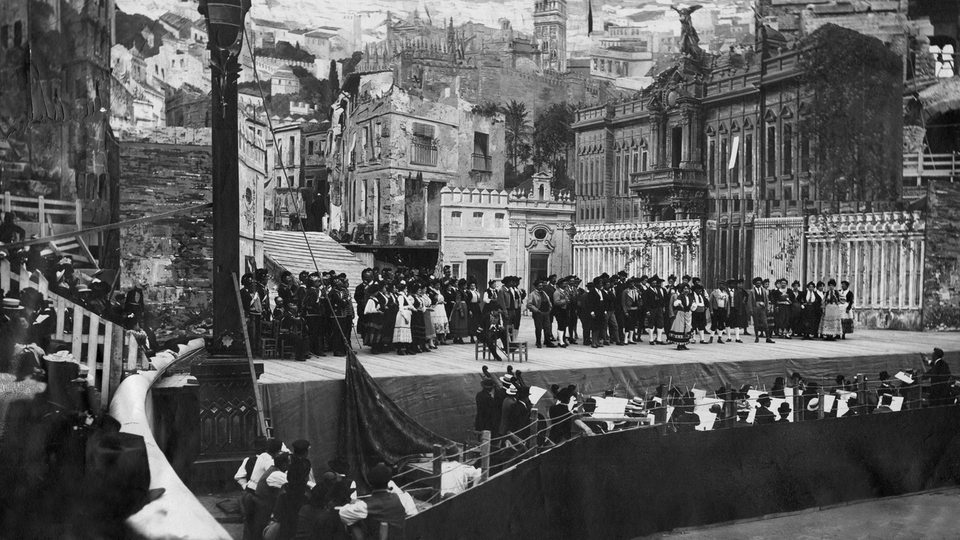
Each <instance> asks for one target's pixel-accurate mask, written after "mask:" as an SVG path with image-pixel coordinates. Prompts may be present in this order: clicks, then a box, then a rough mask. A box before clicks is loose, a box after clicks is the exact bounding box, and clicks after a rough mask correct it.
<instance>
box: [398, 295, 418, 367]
mask: <svg viewBox="0 0 960 540" xmlns="http://www.w3.org/2000/svg"><path fill="white" fill-rule="evenodd" d="M411 304H412V302H411V300H410V297H409V296H407V291H406V284H404V282H402V281H401V282H400V283H398V284H397V316H396V317H395V318H394V323H393V344H394V345H395V346H396V348H397V354H399V355H404V354H414V353H416V350H414V348H413V334H412V333H411V332H410V322H411V318H412V317H411V313H412V311H411Z"/></svg>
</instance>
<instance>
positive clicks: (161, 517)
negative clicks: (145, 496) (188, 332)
mask: <svg viewBox="0 0 960 540" xmlns="http://www.w3.org/2000/svg"><path fill="white" fill-rule="evenodd" d="M202 347H203V340H200V339H198V340H194V341H191V342H190V343H189V344H188V345H181V346H180V351H179V352H178V353H177V354H173V353H170V352H168V351H164V352H161V353H159V354H158V355H157V356H155V357H153V358H152V359H151V363H152V364H153V366H154V368H156V370H155V371H141V372H139V373H136V374H133V375H130V376H128V377H127V378H126V379H124V380H123V382H122V383H120V386H119V387H118V388H117V392H116V394H115V395H114V397H113V400H111V402H110V414H111V415H112V416H113V417H114V418H116V419H117V420H118V421H119V422H120V424H121V426H122V427H121V429H120V430H121V431H123V432H124V433H133V434H135V435H140V436H141V437H143V440H144V443H146V447H147V459H148V460H149V463H150V489H157V488H163V489H165V490H166V491H165V492H164V494H163V496H161V497H160V498H159V499H157V500H155V501H153V502H151V503H150V504H148V505H146V506H144V507H143V508H142V509H141V510H140V511H139V512H137V513H136V514H134V515H132V516H130V517H129V518H128V519H127V522H126V526H127V530H128V533H129V535H130V536H131V537H134V538H149V539H153V540H166V539H191V538H196V539H204V540H208V539H209V540H220V539H222V540H230V535H229V534H227V531H226V530H225V529H224V528H223V526H221V525H220V523H218V522H217V521H216V520H215V519H214V518H213V516H211V515H210V513H209V512H207V510H206V509H205V508H204V507H203V506H202V505H201V504H200V501H198V500H197V498H196V497H195V496H194V495H193V493H192V492H191V491H190V490H189V489H187V486H186V485H184V483H183V481H181V480H180V477H178V476H177V473H176V471H174V470H173V467H171V466H170V463H168V462H167V458H166V457H165V456H164V455H163V451H161V450H160V447H159V446H157V441H156V440H154V438H153V433H152V430H151V427H150V416H148V413H147V411H148V409H149V406H148V405H147V399H149V398H150V388H151V387H152V386H153V383H154V382H156V381H157V380H158V379H159V378H160V376H161V375H163V372H164V371H165V370H166V369H167V368H169V367H170V366H172V365H173V364H175V363H176V362H177V360H179V359H181V358H182V357H183V356H184V355H185V354H188V353H190V352H193V351H195V350H197V349H199V348H202Z"/></svg>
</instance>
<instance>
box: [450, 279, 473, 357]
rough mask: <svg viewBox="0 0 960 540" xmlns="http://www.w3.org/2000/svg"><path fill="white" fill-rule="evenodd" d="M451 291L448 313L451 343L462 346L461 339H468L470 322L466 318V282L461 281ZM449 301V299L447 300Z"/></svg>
mask: <svg viewBox="0 0 960 540" xmlns="http://www.w3.org/2000/svg"><path fill="white" fill-rule="evenodd" d="M458 285H459V286H458V287H457V288H456V289H454V291H453V309H452V310H451V311H450V335H451V336H452V337H453V342H454V343H456V344H459V345H463V338H466V337H470V321H469V320H468V316H467V302H466V301H465V300H464V298H466V296H467V280H465V279H461V280H460V283H459V284H458ZM448 300H449V298H448Z"/></svg>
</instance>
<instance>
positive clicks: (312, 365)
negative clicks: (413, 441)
mask: <svg viewBox="0 0 960 540" xmlns="http://www.w3.org/2000/svg"><path fill="white" fill-rule="evenodd" d="M520 340H521V341H527V342H528V343H529V346H530V349H529V356H530V361H529V362H524V363H521V364H515V365H514V368H515V369H521V370H523V371H524V372H536V371H552V370H582V369H590V368H610V367H626V366H655V365H675V364H685V363H700V364H709V363H722V362H744V361H769V360H799V361H802V360H804V359H817V358H844V357H846V358H855V357H874V356H881V355H904V354H911V353H917V367H918V368H919V366H920V362H919V359H920V357H919V353H921V352H922V353H926V354H927V355H929V354H931V353H932V351H933V348H934V347H940V348H941V349H943V350H944V351H946V352H947V353H948V358H950V357H952V356H953V355H951V354H949V353H951V352H953V353H954V354H956V353H958V352H960V333H937V332H905V331H898V330H857V332H856V333H854V334H851V335H850V336H848V338H847V339H845V340H840V341H819V340H813V341H803V340H799V339H792V340H786V339H778V340H776V343H774V344H768V343H764V342H763V341H761V342H760V343H757V344H754V343H753V336H752V335H751V336H746V337H744V338H743V341H744V343H742V344H741V343H724V344H723V345H718V344H716V343H713V344H708V345H701V344H699V343H695V344H691V345H690V346H689V348H690V350H687V351H678V350H676V347H675V346H669V345H661V346H656V347H654V346H651V345H650V344H649V343H647V342H646V337H644V343H641V344H638V345H625V346H622V347H621V346H616V345H611V346H607V347H602V348H599V349H593V348H590V347H584V346H583V345H571V346H569V347H567V348H566V349H561V348H556V349H547V348H543V349H537V348H536V347H535V346H534V337H533V321H531V320H530V319H529V318H527V317H525V318H524V319H523V321H522V323H521V325H520ZM356 343H357V342H356V340H354V346H356ZM358 357H359V358H360V361H361V362H362V363H363V365H364V367H365V368H366V369H367V371H368V372H369V373H370V375H372V376H373V377H375V378H387V377H390V378H392V377H424V376H435V375H458V374H467V373H477V374H479V372H480V366H481V365H484V364H486V365H488V366H489V367H490V369H491V371H496V372H501V371H503V370H504V369H505V366H504V365H503V364H501V363H499V362H493V361H490V360H489V359H488V360H487V361H486V362H484V361H479V360H475V359H474V346H473V345H472V344H467V345H447V346H441V347H440V348H439V349H437V350H434V351H433V352H430V353H421V354H417V355H414V356H398V355H397V354H395V353H386V354H378V355H374V354H370V349H369V348H366V347H364V348H362V349H359V352H358ZM257 361H258V362H260V361H262V362H263V366H264V372H263V375H261V376H260V379H259V382H260V384H268V385H269V384H283V383H297V382H306V381H328V380H343V377H344V358H343V357H337V356H326V357H312V358H308V359H307V360H306V361H304V362H296V361H293V360H257ZM953 368H954V371H958V370H960V366H953Z"/></svg>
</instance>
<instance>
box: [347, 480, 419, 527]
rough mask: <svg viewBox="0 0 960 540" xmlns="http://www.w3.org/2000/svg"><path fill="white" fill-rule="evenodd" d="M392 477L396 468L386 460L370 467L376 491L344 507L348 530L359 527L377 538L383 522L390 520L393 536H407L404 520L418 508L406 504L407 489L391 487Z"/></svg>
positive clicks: (389, 524)
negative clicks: (404, 491)
mask: <svg viewBox="0 0 960 540" xmlns="http://www.w3.org/2000/svg"><path fill="white" fill-rule="evenodd" d="M392 478H393V472H392V471H391V470H390V467H388V466H387V465H385V464H383V463H380V464H378V465H376V466H375V467H374V468H373V469H371V470H370V472H369V474H368V475H367V480H368V481H369V483H370V488H371V489H372V490H373V492H372V493H370V495H366V496H363V497H360V498H359V499H358V500H356V501H354V502H351V503H348V504H345V505H343V506H342V507H341V508H340V520H341V521H343V524H344V525H345V526H346V527H347V529H348V530H351V529H352V528H354V527H358V528H359V529H360V531H361V532H363V533H364V535H363V537H365V538H377V537H378V536H377V535H378V532H377V531H379V528H380V524H381V523H386V524H387V526H388V527H389V537H390V538H403V522H404V520H405V519H406V518H407V517H410V516H413V515H415V514H416V510H415V509H413V511H412V512H411V509H410V508H407V507H405V506H404V503H403V501H402V500H401V498H402V496H403V495H406V493H403V492H402V491H400V490H399V489H397V490H394V491H391V490H390V488H389V484H390V482H391V480H392Z"/></svg>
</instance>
